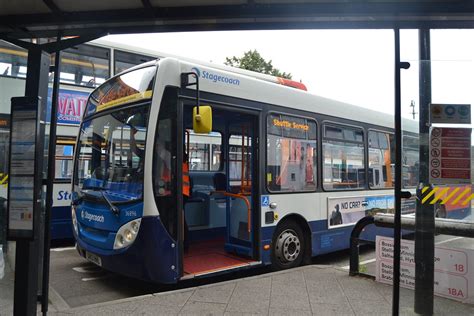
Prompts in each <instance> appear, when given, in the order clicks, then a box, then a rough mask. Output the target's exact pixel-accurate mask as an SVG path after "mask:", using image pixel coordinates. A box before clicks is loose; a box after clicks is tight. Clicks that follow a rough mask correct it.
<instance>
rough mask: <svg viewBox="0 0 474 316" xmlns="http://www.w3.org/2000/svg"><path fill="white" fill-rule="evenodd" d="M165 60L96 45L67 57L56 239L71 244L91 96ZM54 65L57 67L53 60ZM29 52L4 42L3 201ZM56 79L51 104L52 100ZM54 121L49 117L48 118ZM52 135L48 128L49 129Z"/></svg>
mask: <svg viewBox="0 0 474 316" xmlns="http://www.w3.org/2000/svg"><path fill="white" fill-rule="evenodd" d="M161 57H163V54H161V53H157V52H154V51H146V50H143V49H140V52H138V50H137V49H136V48H134V47H131V46H126V45H119V44H115V43H111V42H107V41H104V40H95V41H92V42H90V43H87V44H81V45H78V46H75V47H72V48H69V49H66V50H64V51H63V52H61V65H60V68H61V74H60V89H59V97H58V104H57V122H58V126H57V143H56V168H55V169H56V177H55V179H54V191H53V201H54V202H53V211H52V216H51V218H52V221H51V238H52V239H71V238H72V237H73V234H72V224H71V175H72V169H73V153H74V147H75V142H76V137H77V134H78V131H79V124H80V122H81V118H82V114H83V112H84V109H85V106H86V103H87V98H88V97H89V93H90V92H91V91H92V90H93V89H94V88H95V87H97V86H98V85H100V84H101V83H103V82H105V80H107V79H108V78H110V77H111V76H113V75H116V74H118V73H120V72H122V71H124V70H126V69H128V68H130V67H133V66H135V65H138V64H141V63H143V62H147V61H150V60H155V59H157V58H161ZM51 64H54V55H52V59H51ZM26 66H27V51H26V50H24V49H22V48H19V47H17V46H14V45H12V44H10V43H7V42H4V41H0V95H1V96H2V98H1V99H0V115H1V117H0V120H1V121H0V122H3V123H4V124H0V152H1V156H0V197H3V198H6V197H7V196H6V192H7V191H6V187H7V185H8V173H7V168H8V157H9V142H10V127H9V122H10V117H9V114H10V99H11V97H14V96H20V95H23V94H24V91H25V78H26V72H27V67H26ZM52 78H53V76H50V85H49V89H48V102H49V104H51V100H52ZM47 116H48V115H47ZM46 130H47V132H48V128H47V129H46Z"/></svg>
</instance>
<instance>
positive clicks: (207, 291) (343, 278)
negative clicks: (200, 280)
mask: <svg viewBox="0 0 474 316" xmlns="http://www.w3.org/2000/svg"><path fill="white" fill-rule="evenodd" d="M391 297H392V294H391V287H390V286H386V285H382V284H379V283H376V282H374V281H372V280H369V279H365V278H358V277H349V276H348V274H347V272H345V271H341V270H339V269H335V268H333V267H329V266H322V265H320V266H316V265H311V266H306V267H301V268H297V269H293V270H290V271H284V272H276V273H271V274H266V275H263V276H254V277H249V278H244V279H239V280H232V281H227V282H223V283H217V284H210V285H205V286H200V287H195V288H190V289H182V290H177V291H172V292H166V293H160V294H149V295H145V296H140V297H135V298H130V299H124V300H118V301H113V302H108V303H101V304H95V305H91V306H84V307H76V308H72V309H67V310H61V308H60V307H58V306H56V305H55V304H54V303H55V302H53V304H52V306H51V312H50V315H114V316H118V315H242V314H253V315H370V314H373V315H391ZM400 309H401V315H414V313H413V311H412V310H413V292H412V291H410V290H405V289H402V290H401V302H400ZM435 311H436V313H435V314H436V315H474V306H473V305H468V304H460V303H457V302H454V301H451V300H448V299H443V298H438V297H437V298H435Z"/></svg>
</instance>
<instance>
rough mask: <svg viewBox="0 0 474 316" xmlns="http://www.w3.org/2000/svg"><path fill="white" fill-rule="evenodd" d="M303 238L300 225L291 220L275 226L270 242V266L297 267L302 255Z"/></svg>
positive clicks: (276, 267)
mask: <svg viewBox="0 0 474 316" xmlns="http://www.w3.org/2000/svg"><path fill="white" fill-rule="evenodd" d="M304 249H305V240H304V235H303V231H302V229H301V227H300V226H299V225H298V224H297V223H295V222H294V221H292V220H289V221H285V222H283V223H281V224H280V225H278V226H277V229H276V231H275V234H274V235H273V242H272V268H273V269H274V270H283V269H290V268H294V267H297V266H299V265H300V264H301V262H302V261H303V257H304Z"/></svg>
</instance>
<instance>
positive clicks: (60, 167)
mask: <svg viewBox="0 0 474 316" xmlns="http://www.w3.org/2000/svg"><path fill="white" fill-rule="evenodd" d="M69 142H73V140H71V141H69ZM73 154H74V145H72V144H68V142H67V141H66V142H62V141H58V143H57V144H56V159H55V160H56V167H55V179H57V180H66V179H68V180H70V179H71V177H72V169H73V166H74V162H73Z"/></svg>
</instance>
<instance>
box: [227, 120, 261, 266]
mask: <svg viewBox="0 0 474 316" xmlns="http://www.w3.org/2000/svg"><path fill="white" fill-rule="evenodd" d="M241 116H242V119H241V120H240V122H236V123H233V124H230V125H228V127H227V131H226V135H228V138H227V139H228V143H227V150H226V155H227V157H226V159H225V160H226V161H227V162H228V163H227V164H226V174H227V175H228V176H227V177H226V183H225V186H226V192H225V193H224V194H225V196H226V198H227V209H226V213H227V216H226V218H227V226H226V227H227V230H226V244H225V249H226V251H228V252H232V253H236V254H239V255H243V256H246V257H249V258H252V257H254V256H255V253H254V248H255V240H256V238H255V227H256V226H255V222H254V221H255V220H256V218H257V216H255V210H257V209H258V204H256V203H257V202H258V201H259V192H258V186H257V185H256V183H257V179H258V176H257V175H258V169H257V168H258V163H257V157H258V146H256V145H255V144H256V143H258V142H257V139H258V116H250V115H241Z"/></svg>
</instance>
